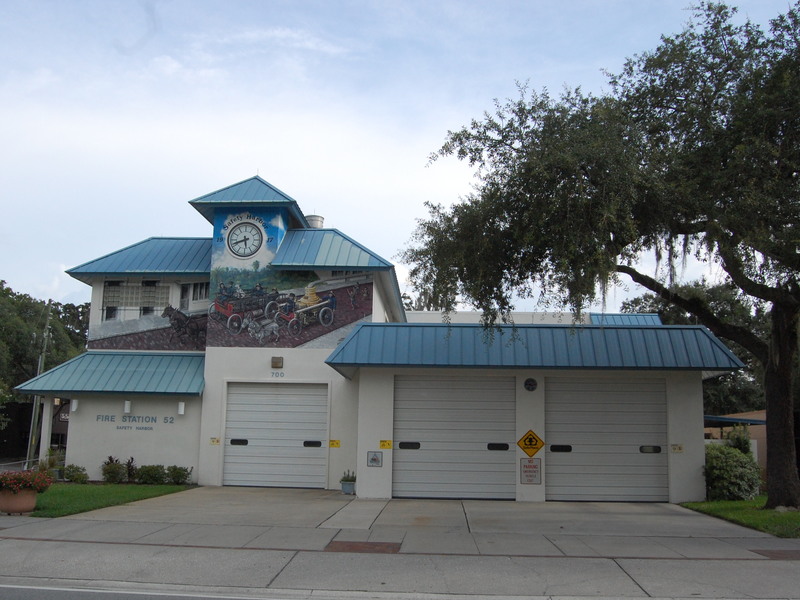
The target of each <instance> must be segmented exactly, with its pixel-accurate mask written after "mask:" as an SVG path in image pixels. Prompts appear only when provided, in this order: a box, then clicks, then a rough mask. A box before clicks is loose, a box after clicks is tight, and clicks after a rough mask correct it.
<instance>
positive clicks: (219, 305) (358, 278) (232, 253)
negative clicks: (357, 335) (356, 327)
mask: <svg viewBox="0 0 800 600" xmlns="http://www.w3.org/2000/svg"><path fill="white" fill-rule="evenodd" d="M287 221H288V216H287V213H286V212H285V210H283V209H279V210H277V211H276V210H275V209H270V210H263V211H256V210H248V211H241V212H236V213H222V212H218V213H217V215H216V218H215V223H214V243H213V246H212V256H211V289H212V290H214V298H213V299H212V300H211V303H210V306H209V310H208V326H207V327H208V328H207V334H206V343H207V345H209V346H223V347H261V346H272V347H284V348H292V347H296V346H299V345H302V344H305V343H308V342H309V341H311V340H314V339H318V338H320V337H322V336H325V335H327V334H329V333H331V332H333V331H335V330H337V329H339V328H341V327H343V326H345V325H348V324H350V323H353V322H355V321H358V320H360V319H363V318H365V317H367V316H369V315H371V314H372V280H371V277H370V276H369V275H364V274H360V275H350V276H345V275H339V276H337V277H330V278H328V279H320V275H319V274H318V273H317V272H315V271H303V270H282V269H275V268H273V267H272V266H271V263H272V261H273V259H274V258H275V254H276V253H277V251H278V246H279V245H280V243H281V241H282V240H283V238H284V236H285V235H286V223H287ZM331 346H335V343H332V344H331Z"/></svg>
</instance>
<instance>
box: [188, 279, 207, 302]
mask: <svg viewBox="0 0 800 600" xmlns="http://www.w3.org/2000/svg"><path fill="white" fill-rule="evenodd" d="M208 286H209V283H208V281H203V282H201V283H195V284H194V286H192V300H193V301H195V302H196V301H197V300H208Z"/></svg>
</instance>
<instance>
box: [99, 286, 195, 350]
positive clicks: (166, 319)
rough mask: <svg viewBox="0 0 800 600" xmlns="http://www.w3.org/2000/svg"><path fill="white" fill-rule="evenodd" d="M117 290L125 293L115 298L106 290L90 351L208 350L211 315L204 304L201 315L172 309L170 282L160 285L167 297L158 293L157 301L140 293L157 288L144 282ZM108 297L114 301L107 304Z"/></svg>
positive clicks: (117, 293)
mask: <svg viewBox="0 0 800 600" xmlns="http://www.w3.org/2000/svg"><path fill="white" fill-rule="evenodd" d="M191 285H192V284H189V286H191ZM194 285H198V284H194ZM206 285H207V284H206ZM115 287H118V288H121V290H122V291H121V292H117V290H114V292H115V293H116V296H117V297H116V298H114V297H113V296H114V295H115V294H105V292H106V290H104V296H105V297H104V302H103V307H102V309H101V310H102V311H103V321H102V322H101V323H99V324H96V325H94V326H93V327H91V328H90V330H89V340H88V343H87V347H88V348H89V349H90V350H183V351H197V350H203V349H205V346H206V323H207V320H208V315H207V312H206V310H205V307H204V305H203V304H199V303H198V306H196V308H200V311H196V312H194V313H190V312H189V311H188V310H181V309H179V308H175V307H173V306H172V305H171V304H169V288H170V284H169V283H168V282H158V288H160V290H162V291H163V292H166V293H162V292H159V297H158V298H155V299H154V298H147V297H146V295H145V294H142V293H140V289H141V288H145V287H155V286H144V285H143V282H141V281H126V282H120V285H118V286H115ZM205 289H207V287H206V288H205ZM108 296H111V297H112V299H111V300H107V297H108ZM112 303H113V304H112ZM162 306H163V307H164V308H161V307H162ZM109 309H113V312H109ZM110 317H113V318H110Z"/></svg>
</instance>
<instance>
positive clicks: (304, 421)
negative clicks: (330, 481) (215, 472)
mask: <svg viewBox="0 0 800 600" xmlns="http://www.w3.org/2000/svg"><path fill="white" fill-rule="evenodd" d="M226 417H227V419H226V432H225V458H224V465H223V484H224V485H253V486H276V487H313V488H324V487H325V485H326V484H327V460H328V457H327V452H328V448H327V446H328V444H327V437H328V390H327V386H326V385H323V384H231V385H230V386H229V389H228V405H227V412H226ZM232 439H233V440H246V442H247V443H246V445H232V444H231V440H232ZM309 441H312V442H319V443H320V447H307V446H305V445H304V443H305V442H309Z"/></svg>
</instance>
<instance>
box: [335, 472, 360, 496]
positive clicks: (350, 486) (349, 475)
mask: <svg viewBox="0 0 800 600" xmlns="http://www.w3.org/2000/svg"><path fill="white" fill-rule="evenodd" d="M339 483H341V484H342V493H343V494H348V495H353V494H355V493H356V474H355V471H349V470H348V471H345V472H344V474H343V475H342V478H341V479H340V480H339Z"/></svg>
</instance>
